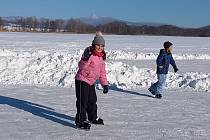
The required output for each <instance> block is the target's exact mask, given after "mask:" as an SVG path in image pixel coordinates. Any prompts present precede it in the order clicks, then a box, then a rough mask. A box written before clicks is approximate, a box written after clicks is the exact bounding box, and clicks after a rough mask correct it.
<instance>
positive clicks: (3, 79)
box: [0, 49, 210, 91]
mask: <svg viewBox="0 0 210 140" xmlns="http://www.w3.org/2000/svg"><path fill="white" fill-rule="evenodd" d="M82 52H83V50H80V51H76V52H74V53H72V52H68V51H53V50H49V51H43V50H35V51H14V50H8V49H0V61H1V63H0V84H4V85H5V84H27V85H37V84H38V85H39V84H40V85H46V86H65V87H69V86H70V87H74V76H75V74H76V72H77V64H78V61H79V59H80V56H81V54H82ZM112 54H113V55H111V53H109V56H114V54H117V53H116V52H115V53H112ZM127 54H129V53H127ZM121 56H123V55H122V54H121ZM124 57H125V58H126V55H125V56H124ZM151 57H153V55H151ZM109 58H110V57H109ZM113 58H114V57H113ZM115 58H116V57H115ZM128 58H129V57H128ZM137 58H139V57H137ZM144 58H146V57H144ZM106 65H107V77H108V80H109V83H110V86H111V87H112V88H119V89H132V88H144V87H148V86H150V85H151V83H154V82H155V81H156V73H155V70H153V69H148V68H138V67H136V66H133V67H131V66H129V65H126V64H125V63H122V62H116V61H114V62H107V63H106ZM99 87H100V85H99ZM167 88H193V89H197V90H205V91H208V90H209V89H210V74H208V73H185V74H183V75H180V74H174V73H169V74H168V81H167Z"/></svg>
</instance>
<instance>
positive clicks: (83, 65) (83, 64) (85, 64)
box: [78, 59, 91, 70]
mask: <svg viewBox="0 0 210 140" xmlns="http://www.w3.org/2000/svg"><path fill="white" fill-rule="evenodd" d="M90 62H91V60H90V59H88V60H87V61H86V60H85V61H84V60H82V59H81V60H80V61H79V63H78V67H79V69H81V70H85V69H87V67H88V66H89V65H90Z"/></svg>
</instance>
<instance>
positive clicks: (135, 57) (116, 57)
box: [107, 50, 210, 60]
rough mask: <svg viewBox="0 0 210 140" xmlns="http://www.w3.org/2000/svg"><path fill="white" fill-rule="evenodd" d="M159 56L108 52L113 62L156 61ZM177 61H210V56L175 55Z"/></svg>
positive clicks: (116, 51)
mask: <svg viewBox="0 0 210 140" xmlns="http://www.w3.org/2000/svg"><path fill="white" fill-rule="evenodd" d="M157 56H158V54H154V53H137V52H127V51H123V50H115V51H108V52H107V58H108V59H111V60H155V59H156V58H157ZM173 57H174V59H176V60H200V59H206V60H208V59H210V55H209V54H173Z"/></svg>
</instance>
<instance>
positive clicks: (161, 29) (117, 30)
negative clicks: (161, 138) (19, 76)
mask: <svg viewBox="0 0 210 140" xmlns="http://www.w3.org/2000/svg"><path fill="white" fill-rule="evenodd" d="M7 27H10V28H7ZM11 27H12V28H11ZM0 30H10V31H20V32H22V31H24V32H67V33H94V32H96V31H98V30H101V31H102V32H104V33H107V34H119V35H167V36H203V37H209V36H210V26H206V27H202V28H180V27H177V26H173V25H162V26H148V25H143V26H131V25H128V24H127V23H125V22H120V21H114V22H111V23H107V24H104V25H98V26H93V25H89V24H86V23H83V22H82V21H80V20H79V19H73V18H71V19H68V20H64V19H48V18H39V19H38V18H36V17H17V18H14V19H3V18H2V17H0Z"/></svg>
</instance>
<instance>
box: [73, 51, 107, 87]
mask: <svg viewBox="0 0 210 140" xmlns="http://www.w3.org/2000/svg"><path fill="white" fill-rule="evenodd" d="M78 66H79V70H78V72H77V74H76V77H75V78H76V80H80V81H84V82H86V83H88V84H89V85H93V84H95V82H96V80H97V79H99V80H100V82H101V84H102V86H104V85H108V81H107V78H106V70H105V61H104V60H103V58H102V57H99V56H95V55H91V56H90V58H89V59H88V60H87V61H83V60H82V59H81V60H80V61H79V64H78Z"/></svg>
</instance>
